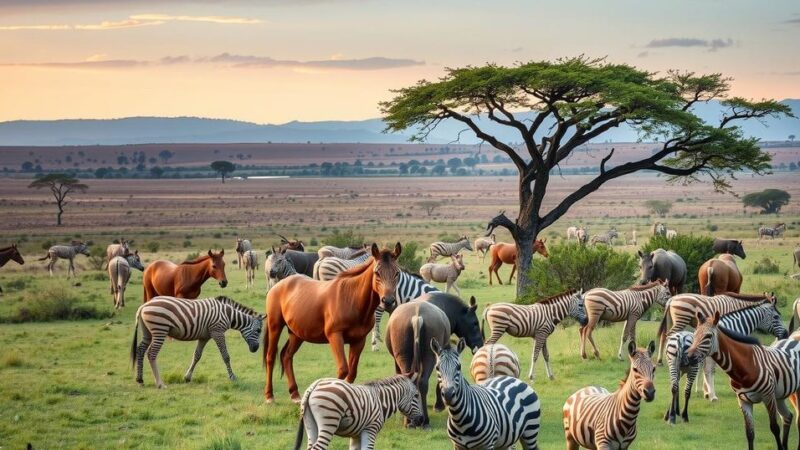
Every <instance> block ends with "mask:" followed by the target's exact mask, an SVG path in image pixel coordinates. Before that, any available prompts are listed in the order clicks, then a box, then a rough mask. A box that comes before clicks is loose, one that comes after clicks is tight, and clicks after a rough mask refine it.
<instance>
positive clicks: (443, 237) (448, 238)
mask: <svg viewBox="0 0 800 450" xmlns="http://www.w3.org/2000/svg"><path fill="white" fill-rule="evenodd" d="M436 239H437V240H439V241H442V242H458V240H459V239H461V236H459V235H457V234H452V233H447V232H442V233H439V236H436Z"/></svg>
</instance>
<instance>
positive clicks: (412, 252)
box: [397, 241, 423, 273]
mask: <svg viewBox="0 0 800 450" xmlns="http://www.w3.org/2000/svg"><path fill="white" fill-rule="evenodd" d="M419 251H420V244H419V242H414V241H409V242H406V243H405V244H403V252H402V253H400V257H399V258H397V263H398V264H400V267H401V268H402V269H403V270H405V271H406V272H411V273H419V268H420V267H422V263H423V256H422V255H420V256H417V253H419Z"/></svg>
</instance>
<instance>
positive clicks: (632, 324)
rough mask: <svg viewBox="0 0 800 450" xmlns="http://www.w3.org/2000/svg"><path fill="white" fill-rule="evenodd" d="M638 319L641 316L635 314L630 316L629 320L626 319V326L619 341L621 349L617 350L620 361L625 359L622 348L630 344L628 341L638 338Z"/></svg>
mask: <svg viewBox="0 0 800 450" xmlns="http://www.w3.org/2000/svg"><path fill="white" fill-rule="evenodd" d="M637 320H639V317H637V316H635V315H633V316H630V317H628V320H626V321H625V328H624V329H623V330H622V336H621V337H620V341H619V351H618V352H617V359H619V360H620V361H623V358H622V349H623V348H625V346H627V345H628V342H630V341H632V340H635V338H636V321H637Z"/></svg>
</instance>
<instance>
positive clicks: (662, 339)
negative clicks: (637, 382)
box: [658, 292, 777, 364]
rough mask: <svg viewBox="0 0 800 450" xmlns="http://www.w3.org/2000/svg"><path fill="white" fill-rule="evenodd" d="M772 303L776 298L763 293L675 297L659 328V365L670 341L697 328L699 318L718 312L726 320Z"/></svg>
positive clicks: (682, 295)
mask: <svg viewBox="0 0 800 450" xmlns="http://www.w3.org/2000/svg"><path fill="white" fill-rule="evenodd" d="M765 302H769V303H772V304H773V305H776V304H777V298H776V297H775V295H772V294H767V293H764V295H742V294H736V293H732V292H726V293H725V294H721V295H715V296H713V297H707V296H705V295H699V294H678V295H676V296H674V297H672V298H671V299H670V301H669V303H667V306H666V307H665V308H664V318H663V319H661V325H660V326H659V328H658V339H659V346H658V364H661V363H662V361H663V354H662V353H663V349H664V344H665V343H666V341H667V337H668V336H670V335H671V334H673V333H677V332H678V331H682V330H685V329H686V327H691V326H695V325H696V324H697V321H696V314H697V313H698V312H702V313H703V315H704V316H706V317H708V316H711V315H713V314H714V312H715V311H719V313H720V314H722V315H723V316H724V315H726V314H730V313H732V312H734V311H738V310H740V309H744V308H749V307H752V306H756V305H758V304H761V303H765Z"/></svg>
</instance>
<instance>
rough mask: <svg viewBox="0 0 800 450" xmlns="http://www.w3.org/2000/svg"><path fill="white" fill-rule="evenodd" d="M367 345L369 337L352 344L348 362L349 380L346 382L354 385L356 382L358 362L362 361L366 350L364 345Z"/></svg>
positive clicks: (346, 379)
mask: <svg viewBox="0 0 800 450" xmlns="http://www.w3.org/2000/svg"><path fill="white" fill-rule="evenodd" d="M366 343H367V337H366V336H364V337H363V338H361V339H359V340H358V341H357V342H354V343H352V344H350V355H349V358H348V362H347V372H348V373H347V378H345V381H347V382H348V383H352V382H354V381H356V376H358V361H359V360H360V359H361V352H362V351H363V350H364V344H366Z"/></svg>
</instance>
